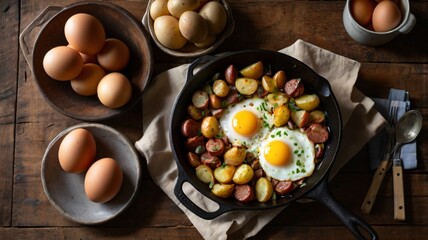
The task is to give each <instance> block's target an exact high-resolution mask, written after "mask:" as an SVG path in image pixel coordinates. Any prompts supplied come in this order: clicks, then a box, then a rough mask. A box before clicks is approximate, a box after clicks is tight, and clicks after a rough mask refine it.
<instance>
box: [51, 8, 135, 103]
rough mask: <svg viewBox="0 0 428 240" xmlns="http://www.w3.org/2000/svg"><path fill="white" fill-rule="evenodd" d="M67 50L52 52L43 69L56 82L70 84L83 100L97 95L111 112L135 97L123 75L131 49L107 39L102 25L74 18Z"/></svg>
mask: <svg viewBox="0 0 428 240" xmlns="http://www.w3.org/2000/svg"><path fill="white" fill-rule="evenodd" d="M64 35H65V38H66V39H67V42H68V45H67V46H57V47H54V48H52V49H51V50H49V51H48V52H47V53H46V55H45V56H44V58H43V68H44V70H45V72H46V73H47V74H48V75H49V76H50V77H51V78H53V79H55V80H58V81H70V83H71V87H72V89H73V90H74V91H75V92H76V93H78V94H79V95H82V96H92V95H97V96H98V99H99V100H100V102H101V103H102V104H103V105H105V106H106V107H109V108H118V107H121V106H123V105H125V104H126V103H127V102H128V101H129V100H130V99H131V95H132V86H131V83H130V81H129V80H128V78H127V77H126V76H125V75H123V74H122V73H120V72H119V71H121V70H123V69H124V68H125V67H126V66H127V64H128V62H129V56H130V53H129V49H128V46H127V45H126V44H125V43H124V42H122V41H121V40H119V39H116V38H107V39H106V33H105V30H104V27H103V25H102V23H101V22H100V21H99V20H98V19H97V18H96V17H94V16H92V15H90V14H87V13H77V14H75V15H73V16H71V17H70V18H69V19H68V20H67V22H66V24H65V27H64Z"/></svg>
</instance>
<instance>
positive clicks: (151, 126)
mask: <svg viewBox="0 0 428 240" xmlns="http://www.w3.org/2000/svg"><path fill="white" fill-rule="evenodd" d="M280 52H282V53H285V54H287V55H290V56H293V57H295V58H297V59H299V60H300V61H302V62H304V63H306V64H307V65H308V66H309V67H311V68H312V69H313V70H314V71H315V72H317V73H318V74H320V75H321V76H323V77H324V78H326V79H327V80H328V81H329V82H330V84H331V86H332V88H333V92H334V94H335V96H336V98H337V100H338V103H339V105H340V109H341V114H342V120H343V124H344V132H343V139H342V144H341V149H340V151H339V152H338V156H337V159H336V160H335V162H334V165H333V167H332V169H331V175H330V177H332V176H334V175H335V174H336V173H337V172H338V171H339V169H340V168H341V167H342V166H343V165H344V164H345V163H346V162H347V161H348V160H350V159H351V157H352V156H354V155H355V154H356V153H357V152H358V151H359V150H360V149H361V148H362V147H363V146H364V145H365V144H366V143H367V142H368V141H369V140H370V138H372V137H373V136H374V135H375V134H376V133H377V132H378V131H379V130H380V129H381V127H382V126H383V125H384V123H385V120H384V119H383V117H382V116H381V115H380V114H379V113H378V112H377V111H376V110H375V109H374V108H373V105H374V103H373V101H372V100H371V99H369V98H368V97H366V96H364V95H363V94H362V93H361V92H360V91H359V90H357V89H356V88H355V87H354V84H355V81H356V79H357V75H358V70H359V68H360V64H359V63H358V62H356V61H353V60H351V59H348V58H345V57H342V56H339V55H337V54H334V53H332V52H329V51H327V50H324V49H321V48H319V47H317V46H314V45H312V44H309V43H307V42H304V41H302V40H297V41H296V42H295V43H294V44H293V45H291V46H290V47H287V48H285V49H282V50H280ZM187 67H188V65H182V66H179V67H176V68H173V69H170V70H168V71H166V72H163V73H161V74H159V75H158V76H156V77H155V78H154V79H153V80H152V84H151V85H150V86H149V87H148V89H147V90H146V91H145V93H144V95H143V131H144V133H143V136H142V138H141V139H140V140H139V141H137V142H136V143H135V146H136V148H137V150H138V151H140V153H141V154H142V155H143V156H144V157H145V159H146V161H147V166H148V169H149V172H150V174H151V176H152V178H153V180H154V181H155V183H156V184H158V185H159V187H160V188H161V189H162V190H163V191H164V192H165V193H166V194H167V195H168V196H169V197H170V198H171V199H172V200H173V201H174V203H175V204H177V206H178V207H180V209H181V210H183V212H184V213H185V214H186V215H187V217H188V218H189V219H190V221H191V222H192V224H193V225H194V226H195V227H196V228H197V229H198V231H199V233H200V234H201V235H202V236H203V237H204V238H205V239H228V238H230V239H245V238H248V237H251V236H254V235H255V234H257V233H258V232H259V231H260V230H261V229H262V228H263V227H264V226H265V225H266V224H268V223H269V221H271V220H272V219H273V218H274V217H275V216H276V215H277V214H278V213H280V212H281V211H282V210H283V209H284V207H281V208H276V209H272V210H264V211H231V212H228V213H225V214H223V215H221V216H219V217H217V218H215V219H213V220H205V219H202V218H199V217H198V216H196V215H195V214H193V213H192V212H191V211H189V210H188V209H187V208H185V207H184V206H183V205H182V204H181V203H180V202H179V201H178V199H177V198H176V197H175V195H174V185H175V182H176V179H177V166H176V164H175V161H174V159H173V156H172V153H171V148H170V146H169V139H168V134H169V130H168V128H169V116H170V113H171V111H172V106H173V103H174V100H175V98H176V96H177V94H178V93H179V91H180V89H181V88H182V87H183V84H184V82H185V79H186V73H187V72H186V71H187ZM183 191H184V192H185V193H186V194H187V195H188V197H189V198H190V199H191V200H192V201H193V202H195V203H197V204H198V205H200V206H205V207H206V209H216V207H217V206H218V205H217V204H216V203H214V202H212V201H211V200H209V199H207V198H205V197H204V196H203V195H202V194H200V193H199V192H198V191H197V190H196V189H194V188H193V187H192V186H191V185H190V184H184V185H183Z"/></svg>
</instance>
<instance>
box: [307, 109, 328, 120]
mask: <svg viewBox="0 0 428 240" xmlns="http://www.w3.org/2000/svg"><path fill="white" fill-rule="evenodd" d="M309 118H310V119H309V121H310V122H311V123H324V122H325V114H324V112H323V111H320V110H314V111H312V112H310V113H309Z"/></svg>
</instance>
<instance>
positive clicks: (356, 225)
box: [307, 178, 378, 240]
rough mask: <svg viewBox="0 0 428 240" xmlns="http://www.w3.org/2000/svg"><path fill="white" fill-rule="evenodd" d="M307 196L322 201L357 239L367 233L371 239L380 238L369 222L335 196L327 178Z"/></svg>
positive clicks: (364, 236)
mask: <svg viewBox="0 0 428 240" xmlns="http://www.w3.org/2000/svg"><path fill="white" fill-rule="evenodd" d="M307 196H308V197H310V198H313V199H315V200H317V201H319V202H321V203H322V204H323V205H325V206H326V207H328V208H329V209H330V210H331V211H333V212H334V213H335V214H336V216H337V217H338V218H339V219H340V220H341V221H342V222H343V223H344V224H345V226H346V227H347V228H348V229H349V230H350V231H351V232H352V234H354V236H355V237H357V239H367V238H366V236H367V234H368V235H369V236H370V239H373V240H374V239H378V236H377V233H376V231H375V230H374V229H373V228H372V227H371V226H370V225H369V224H367V223H366V222H364V221H363V220H361V219H360V218H359V217H357V216H356V215H355V214H353V213H352V212H351V211H349V210H348V209H346V208H345V207H344V206H343V205H341V204H340V203H339V202H337V201H336V199H334V198H333V196H332V195H331V193H330V190H329V187H328V181H327V178H324V179H323V180H322V181H321V182H320V183H319V184H318V186H316V187H315V188H314V189H313V190H312V191H310V192H309V193H307ZM361 230H365V231H366V233H367V234H366V235H364V234H363V233H362V232H361Z"/></svg>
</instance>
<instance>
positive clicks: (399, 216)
mask: <svg viewBox="0 0 428 240" xmlns="http://www.w3.org/2000/svg"><path fill="white" fill-rule="evenodd" d="M422 120H423V119H422V114H421V113H420V112H418V111H415V110H412V111H408V112H407V113H405V114H404V115H403V116H402V117H401V118H400V119H399V120H398V123H397V124H396V125H395V139H396V143H395V146H394V149H393V150H392V152H391V154H393V155H392V156H394V159H393V165H394V166H393V167H392V173H393V176H394V178H393V183H394V184H393V185H394V220H398V221H404V220H406V213H405V207H404V189H403V169H402V166H401V159H400V157H399V154H397V151H398V149H399V148H400V146H401V145H402V144H404V143H408V142H411V141H413V140H414V139H415V138H416V137H417V136H418V134H419V132H420V131H421V128H422ZM396 154H397V155H398V157H397V155H396Z"/></svg>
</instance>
